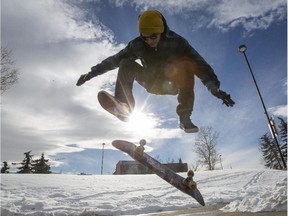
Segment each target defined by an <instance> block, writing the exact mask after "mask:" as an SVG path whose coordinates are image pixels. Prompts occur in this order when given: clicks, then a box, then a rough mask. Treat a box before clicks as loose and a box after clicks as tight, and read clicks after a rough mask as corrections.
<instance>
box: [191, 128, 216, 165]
mask: <svg viewBox="0 0 288 216" xmlns="http://www.w3.org/2000/svg"><path fill="white" fill-rule="evenodd" d="M218 137H219V133H217V132H216V131H214V130H213V128H212V127H211V126H207V127H201V128H200V130H199V133H198V136H197V140H196V142H195V148H194V150H195V152H196V153H197V154H198V157H199V162H200V163H201V164H202V165H204V166H206V165H207V167H208V170H214V169H215V165H216V163H217V162H218V160H219V154H218V152H217V149H216V145H217V139H218Z"/></svg>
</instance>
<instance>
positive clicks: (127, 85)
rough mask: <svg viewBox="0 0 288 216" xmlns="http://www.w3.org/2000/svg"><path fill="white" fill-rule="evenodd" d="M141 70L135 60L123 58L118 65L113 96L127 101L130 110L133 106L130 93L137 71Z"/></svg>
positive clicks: (132, 98)
mask: <svg viewBox="0 0 288 216" xmlns="http://www.w3.org/2000/svg"><path fill="white" fill-rule="evenodd" d="M142 71H143V67H142V66H141V65H139V64H138V63H137V62H135V61H132V60H129V59H125V60H122V61H121V63H120V66H119V70H118V75H117V80H116V86H115V98H116V99H117V100H119V101H121V102H124V103H127V104H128V105H129V107H130V109H131V110H133V108H134V106H135V100H134V97H133V93H132V88H133V83H134V80H135V79H136V77H137V76H138V74H139V73H141V72H142Z"/></svg>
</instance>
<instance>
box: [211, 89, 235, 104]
mask: <svg viewBox="0 0 288 216" xmlns="http://www.w3.org/2000/svg"><path fill="white" fill-rule="evenodd" d="M211 93H212V94H213V95H214V96H215V97H217V98H219V99H221V100H223V104H225V105H226V106H227V107H230V106H231V107H233V105H234V104H235V102H234V101H233V100H232V99H231V97H230V95H229V94H227V93H226V92H224V91H222V90H220V89H215V90H212V91H211Z"/></svg>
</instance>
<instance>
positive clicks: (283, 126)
mask: <svg viewBox="0 0 288 216" xmlns="http://www.w3.org/2000/svg"><path fill="white" fill-rule="evenodd" d="M278 119H279V120H280V124H279V129H280V132H279V135H280V149H281V152H282V154H283V157H284V160H285V161H286V164H287V121H285V120H284V119H283V118H278Z"/></svg>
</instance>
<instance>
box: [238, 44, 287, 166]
mask: <svg viewBox="0 0 288 216" xmlns="http://www.w3.org/2000/svg"><path fill="white" fill-rule="evenodd" d="M246 50H247V47H246V46H245V45H240V46H239V51H240V52H241V53H243V55H244V57H245V60H246V63H247V65H248V68H249V71H250V73H251V76H252V79H253V82H254V84H255V86H256V89H257V93H258V96H259V98H260V101H261V103H262V106H263V109H264V112H265V115H266V117H267V120H268V125H269V128H270V130H271V133H272V136H273V138H274V141H275V143H276V146H277V148H278V151H279V154H280V156H281V160H282V162H283V166H284V168H286V162H285V159H284V157H283V154H282V152H281V149H280V146H279V143H278V140H277V137H276V130H275V127H274V125H273V124H272V122H271V120H270V117H269V114H268V112H267V109H266V107H265V104H264V101H263V98H262V96H261V93H260V90H259V87H258V85H257V82H256V79H255V76H254V74H253V72H252V69H251V66H250V63H249V61H248V58H247V55H246Z"/></svg>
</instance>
